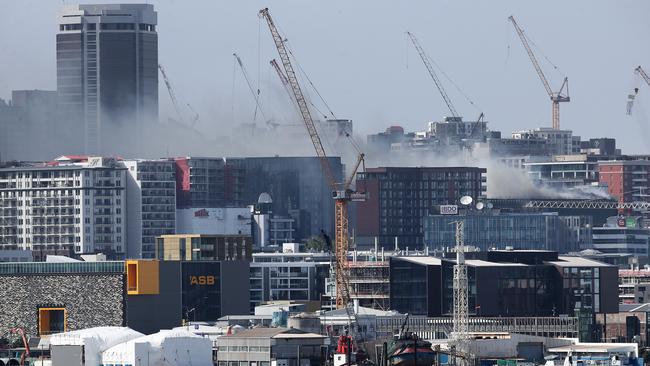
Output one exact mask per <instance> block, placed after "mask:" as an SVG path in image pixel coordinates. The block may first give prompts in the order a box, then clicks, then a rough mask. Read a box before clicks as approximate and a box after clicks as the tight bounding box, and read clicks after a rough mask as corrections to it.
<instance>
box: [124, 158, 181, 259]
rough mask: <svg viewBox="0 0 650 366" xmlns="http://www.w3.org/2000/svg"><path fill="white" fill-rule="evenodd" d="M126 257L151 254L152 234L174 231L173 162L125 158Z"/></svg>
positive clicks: (172, 232) (153, 246)
mask: <svg viewBox="0 0 650 366" xmlns="http://www.w3.org/2000/svg"><path fill="white" fill-rule="evenodd" d="M122 163H123V164H124V166H125V167H126V168H127V171H128V176H127V178H128V179H127V183H126V184H127V214H128V219H129V225H128V235H127V238H128V243H129V246H128V247H129V251H128V253H127V254H128V257H129V258H154V256H155V252H156V248H155V243H156V237H158V236H161V235H166V234H174V233H175V232H176V231H175V229H176V177H175V174H174V173H175V164H174V162H173V161H170V160H126V161H124V162H122Z"/></svg>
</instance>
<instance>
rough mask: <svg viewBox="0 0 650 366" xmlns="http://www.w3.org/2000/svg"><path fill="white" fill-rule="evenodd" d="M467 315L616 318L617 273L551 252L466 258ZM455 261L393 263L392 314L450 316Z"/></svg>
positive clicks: (492, 253)
mask: <svg viewBox="0 0 650 366" xmlns="http://www.w3.org/2000/svg"><path fill="white" fill-rule="evenodd" d="M466 257H467V258H468V259H467V260H466V264H467V272H468V279H469V284H468V285H469V294H468V295H469V296H468V301H469V311H470V313H472V314H475V315H477V316H556V315H559V314H567V315H573V313H574V311H575V310H576V309H582V310H584V311H586V310H588V311H589V312H592V313H609V312H616V309H617V306H618V300H617V295H616V294H617V293H618V286H617V282H618V281H617V270H618V269H617V267H615V266H611V265H607V264H604V263H600V262H596V261H591V260H587V259H583V258H577V257H565V256H558V255H557V253H556V252H550V251H517V250H513V251H510V250H507V251H489V252H475V253H467V254H466ZM454 264H455V260H451V259H440V258H434V257H391V259H390V274H391V279H390V303H391V308H392V309H394V310H397V311H399V312H401V313H409V314H412V315H427V316H441V315H450V314H451V313H452V307H453V291H452V290H453V284H452V278H453V266H454Z"/></svg>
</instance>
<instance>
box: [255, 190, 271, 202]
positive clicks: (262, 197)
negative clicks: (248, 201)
mask: <svg viewBox="0 0 650 366" xmlns="http://www.w3.org/2000/svg"><path fill="white" fill-rule="evenodd" d="M257 203H273V200H272V199H271V195H270V194H268V193H266V192H262V193H261V194H260V196H259V197H258V198H257Z"/></svg>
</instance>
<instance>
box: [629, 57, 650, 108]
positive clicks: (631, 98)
mask: <svg viewBox="0 0 650 366" xmlns="http://www.w3.org/2000/svg"><path fill="white" fill-rule="evenodd" d="M634 73H635V74H636V75H640V76H641V78H643V80H644V81H645V82H646V84H648V86H650V76H648V74H646V72H645V71H644V70H643V68H642V67H641V66H637V68H636V69H634ZM637 94H639V88H638V87H635V88H634V94H628V96H627V108H626V114H627V115H628V116H630V115H632V107H633V106H634V100H635V99H636V96H637Z"/></svg>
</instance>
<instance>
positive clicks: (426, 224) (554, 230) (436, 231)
mask: <svg viewBox="0 0 650 366" xmlns="http://www.w3.org/2000/svg"><path fill="white" fill-rule="evenodd" d="M461 219H462V220H463V221H464V222H465V244H466V245H470V246H474V247H477V248H479V249H480V250H489V249H505V248H506V247H512V248H515V249H538V250H553V251H558V252H560V253H567V252H570V251H575V250H579V249H581V248H584V247H588V246H589V244H590V243H591V220H590V218H588V217H584V216H559V215H558V214H557V213H516V214H515V213H492V212H485V213H477V214H467V215H461V216H458V215H430V216H427V217H425V218H424V220H423V232H424V244H425V245H426V246H428V247H429V248H430V249H440V248H445V247H453V246H454V245H455V242H456V238H455V235H456V234H455V233H456V227H455V225H453V223H454V222H456V221H458V220H461Z"/></svg>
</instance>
